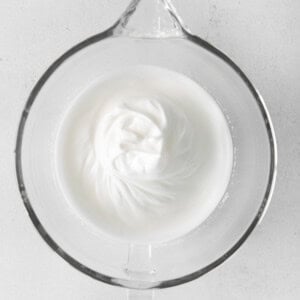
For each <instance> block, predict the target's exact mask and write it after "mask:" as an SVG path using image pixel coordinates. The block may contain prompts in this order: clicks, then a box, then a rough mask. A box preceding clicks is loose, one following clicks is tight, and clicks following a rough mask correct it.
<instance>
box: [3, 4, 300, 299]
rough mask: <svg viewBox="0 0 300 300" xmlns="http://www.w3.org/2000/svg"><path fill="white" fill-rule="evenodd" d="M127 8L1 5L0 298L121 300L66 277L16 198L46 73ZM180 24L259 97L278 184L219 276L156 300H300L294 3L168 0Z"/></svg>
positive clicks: (299, 56) (299, 86) (108, 290)
mask: <svg viewBox="0 0 300 300" xmlns="http://www.w3.org/2000/svg"><path fill="white" fill-rule="evenodd" d="M128 2H129V0H52V1H50V0H48V1H47V0H1V1H0V298H1V299H72V300H73V299H74V300H76V299H105V300H106V299H108V300H114V299H118V300H123V299H126V292H125V290H124V289H120V288H115V287H111V286H108V285H105V284H102V283H100V282H97V281H94V280H93V279H90V278H89V277H87V276H85V275H83V274H81V273H80V272H78V271H77V270H75V269H73V268H72V267H70V266H69V265H68V264H67V263H66V262H65V261H64V260H62V259H61V258H60V257H59V256H57V255H56V254H55V253H54V252H52V251H51V250H50V248H49V247H48V246H47V245H46V243H45V242H44V241H42V239H41V238H40V236H39V235H38V233H37V232H36V230H35V229H34V227H33V225H32V224H31V221H30V220H29V218H28V216H27V214H26V211H25V208H24V206H23V204H22V201H21V199H20V196H19V192H18V189H17V184H16V179H15V170H14V146H15V138H16V130H17V125H18V120H19V117H20V114H21V111H22V109H23V107H24V104H25V101H26V98H27V96H28V94H29V92H30V90H31V89H32V87H33V85H34V84H35V82H36V81H37V79H38V78H39V77H40V75H41V74H42V72H43V71H44V70H45V69H46V67H47V66H48V65H49V64H50V63H51V62H52V61H53V60H54V59H55V58H57V57H58V56H59V55H61V54H62V53H63V52H65V51H66V50H67V49H68V48H69V47H71V46H72V45H74V44H75V43H77V42H79V41H81V40H82V39H85V38H86V37H88V36H90V35H92V34H95V33H98V32H100V31H102V30H103V29H105V28H107V27H108V26H109V25H111V24H112V22H113V21H115V20H116V18H117V17H118V16H119V15H120V13H121V12H122V10H124V8H125V6H126V5H127V4H128ZM174 4H176V7H177V8H178V11H179V12H180V14H181V15H182V17H183V19H184V20H185V23H187V25H188V26H189V27H190V28H191V30H192V31H193V32H194V33H197V34H199V35H200V36H202V37H204V38H205V39H207V40H208V41H210V42H212V43H213V44H214V45H215V46H217V47H219V48H220V49H221V50H223V51H225V52H226V53H227V54H229V56H231V57H232V58H233V59H234V61H235V62H236V63H237V64H238V65H240V66H241V68H242V69H243V70H244V71H245V72H246V73H247V74H248V75H249V77H250V79H251V80H252V81H253V82H254V84H255V85H256V86H257V87H258V89H259V90H260V91H261V93H262V95H263V97H264V98H265V101H266V104H267V106H268V108H269V111H270V113H271V117H272V119H273V122H274V127H275V131H276V134H277V139H278V146H279V166H278V181H277V186H276V189H275V194H274V197H273V201H272V203H271V205H270V208H269V211H268V213H267V215H266V217H265V219H264V221H263V223H262V224H261V225H260V226H259V228H257V229H256V230H255V232H254V234H253V235H252V236H251V237H250V239H249V240H248V241H247V242H246V244H245V245H244V246H243V247H242V248H241V249H240V250H239V251H238V252H237V253H236V254H235V255H234V256H233V257H232V258H231V259H229V260H228V261H227V262H225V263H224V264H223V265H222V266H220V267H219V268H217V269H216V270H214V271H212V272H211V273H209V274H208V275H205V276H204V277H202V278H200V279H198V280H196V281H193V282H191V283H189V284H185V285H183V286H179V287H175V288H171V289H167V290H161V291H156V292H155V296H156V299H174V300H177V299H189V300H193V299H195V300H196V299H299V297H300V198H299V196H300V50H299V49H300V1H297V0H251V1H249V0H240V1H239V0H231V1H225V0H174Z"/></svg>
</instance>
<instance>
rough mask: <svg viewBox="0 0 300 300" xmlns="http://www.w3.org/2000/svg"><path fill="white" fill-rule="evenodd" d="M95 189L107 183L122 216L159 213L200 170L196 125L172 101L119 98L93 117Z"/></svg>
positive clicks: (91, 165)
mask: <svg viewBox="0 0 300 300" xmlns="http://www.w3.org/2000/svg"><path fill="white" fill-rule="evenodd" d="M93 123H94V124H97V125H96V126H95V130H94V132H93V134H92V139H91V145H92V146H93V148H91V150H92V153H94V155H93V158H92V159H89V160H88V163H86V165H85V167H84V169H85V172H87V173H91V170H95V171H96V173H95V175H96V176H95V178H94V182H95V188H97V186H98V185H99V178H102V182H101V186H102V188H105V189H106V191H107V193H108V195H109V196H110V199H111V203H112V204H113V206H114V209H115V210H116V211H117V212H118V213H119V215H120V217H121V218H124V217H125V218H128V213H129V214H130V215H131V217H140V216H141V215H140V214H141V213H142V214H143V212H144V211H145V210H146V213H149V212H155V213H160V212H161V210H163V209H164V207H165V204H168V201H172V200H173V199H174V197H175V195H176V190H177V189H178V188H179V187H180V185H182V184H184V180H185V179H187V178H188V177H189V176H191V175H192V174H193V173H194V172H195V170H196V166H197V165H196V161H195V160H194V156H195V151H194V147H193V129H192V127H191V125H190V123H189V121H188V120H187V118H186V116H185V115H184V113H183V112H181V111H179V110H177V109H176V108H175V107H173V106H172V104H171V102H170V101H166V100H164V101H160V100H157V99H148V98H147V97H138V98H134V99H130V100H129V101H126V100H124V101H117V104H116V105H115V106H114V107H113V108H111V111H110V112H108V113H106V114H104V116H102V117H99V114H96V116H95V120H94V121H93Z"/></svg>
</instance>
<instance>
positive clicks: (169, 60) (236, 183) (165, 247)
mask: <svg viewBox="0 0 300 300" xmlns="http://www.w3.org/2000/svg"><path fill="white" fill-rule="evenodd" d="M136 65H154V66H159V67H163V68H167V69H170V70H174V71H176V72H179V73H182V74H185V75H186V76H188V77H190V78H191V79H193V80H194V81H196V82H197V83H199V85H201V86H202V87H204V88H205V89H206V90H207V91H208V93H209V94H211V95H212V96H213V97H214V99H216V101H217V102H218V104H219V106H220V108H221V109H222V111H223V113H224V115H225V116H226V118H227V121H228V124H229V127H230V130H231V135H232V139H233V144H234V169H233V173H232V177H231V181H230V184H229V185H228V189H227V191H226V194H225V195H224V198H223V199H222V200H221V201H220V203H219V205H218V207H217V209H216V210H215V211H214V212H213V213H212V214H211V215H210V217H209V218H208V219H207V220H206V221H205V222H204V223H202V224H201V225H200V226H199V227H198V228H196V229H195V230H194V231H193V232H191V233H189V234H188V235H186V236H183V237H181V238H179V239H176V240H173V241H170V242H167V243H159V244H152V245H134V244H127V243H125V242H118V241H115V240H109V239H107V238H106V237H105V236H102V235H101V234H100V233H99V232H95V231H93V230H91V228H90V227H89V225H87V224H86V223H84V222H80V221H78V218H77V216H75V214H74V213H73V212H72V210H71V209H70V207H69V205H68V204H67V203H66V202H67V201H66V199H65V198H64V194H63V193H62V191H61V189H60V185H59V184H58V178H57V174H56V171H55V142H56V138H57V134H58V130H59V128H60V125H61V122H62V118H63V117H64V115H65V112H66V110H67V109H68V108H69V107H70V105H71V104H72V101H74V99H75V98H76V96H77V95H78V93H80V92H81V91H82V90H83V89H85V88H86V87H87V86H89V85H90V83H91V82H92V81H93V80H94V79H95V78H97V77H99V76H102V75H103V74H105V73H107V72H111V71H114V70H120V69H122V68H126V67H129V66H136ZM158 80H159V79H158ZM16 169H17V178H18V183H19V188H20V192H21V195H22V198H23V200H24V204H25V206H26V208H27V210H28V213H29V216H30V218H31V220H32V222H33V224H34V225H35V227H36V229H37V230H38V232H39V233H40V235H41V236H42V237H43V239H44V240H45V241H46V242H47V243H48V245H49V246H50V247H51V248H52V249H53V250H54V251H56V253H57V254H59V255H60V256H61V257H62V258H64V259H65V260H66V261H67V262H68V263H70V264H71V265H72V266H74V267H75V268H77V269H78V270H80V271H82V272H83V273H85V274H87V275H89V276H91V277H93V278H95V279H97V280H100V281H103V282H106V283H109V284H112V285H117V286H123V287H128V288H132V289H152V288H165V287H171V286H174V285H178V284H182V283H185V282H188V281H190V280H193V279H195V278H197V277H199V276H201V275H203V274H205V273H207V272H208V271H210V270H212V269H214V268H215V267H216V266H218V265H219V264H221V263H222V262H224V261H225V260H226V259H227V258H228V257H230V256H231V255H232V254H233V253H234V252H235V251H236V250H237V249H238V248H239V247H240V246H241V245H242V244H243V242H244V241H245V240H246V239H247V237H248V236H249V235H250V234H251V232H252V231H253V229H254V227H255V226H256V225H257V224H258V223H259V221H260V220H261V219H262V217H263V215H264V212H265V211H266V208H267V206H268V204H269V201H270V197H271V194H272V190H273V186H274V181H275V171H276V145H275V137H274V132H273V129H272V125H271V121H270V117H269V114H268V112H267V110H266V107H265V105H264V103H263V100H262V98H261V96H260V95H259V93H258V92H257V90H256V89H255V88H254V86H253V85H252V84H251V82H250V81H249V79H248V78H247V77H246V75H245V74H244V73H243V72H242V71H241V69H240V68H239V67H238V66H237V65H236V64H235V63H234V62H232V60H231V59H230V58H228V57H227V56H226V55H225V54H224V53H222V52H221V51H219V50H218V49H216V48H215V47H213V46H212V45H210V44H209V43H207V42H206V41H204V40H202V39H201V38H199V37H197V36H194V35H193V34H191V33H190V32H189V31H188V30H187V29H185V27H184V26H183V25H182V22H181V21H180V19H179V18H178V16H177V14H176V11H175V10H174V8H173V7H172V5H171V3H170V2H169V1H167V0H151V1H149V0H144V1H140V0H134V1H132V3H131V4H130V5H129V7H128V9H127V10H126V12H125V13H124V14H123V15H122V16H121V18H120V19H119V20H118V21H117V22H116V24H115V25H113V26H112V27H111V28H109V29H108V30H107V31H105V32H103V33H100V34H97V35H95V36H93V37H90V38H88V39H87V40H85V41H83V42H81V43H80V44H78V45H76V46H75V47H73V48H72V49H70V50H69V51H67V52H66V53H65V54H64V55H62V56H61V57H60V58H59V59H58V60H56V61H55V62H54V63H53V64H52V65H51V66H50V67H49V69H48V70H47V71H46V72H45V73H44V75H43V76H42V77H41V78H40V80H39V81H38V83H37V84H36V86H35V87H34V89H33V91H32V92H31V94H30V96H29V99H28V101H27V103H26V106H25V109H24V111H23V114H22V118H21V121H20V126H19V131H18V138H17V145H16Z"/></svg>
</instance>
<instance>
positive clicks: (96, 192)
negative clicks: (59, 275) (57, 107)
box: [57, 66, 233, 242]
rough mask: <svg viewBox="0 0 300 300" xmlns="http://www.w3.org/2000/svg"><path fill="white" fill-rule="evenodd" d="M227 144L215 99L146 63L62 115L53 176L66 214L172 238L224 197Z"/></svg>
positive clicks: (108, 230)
mask: <svg viewBox="0 0 300 300" xmlns="http://www.w3.org/2000/svg"><path fill="white" fill-rule="evenodd" d="M232 152H233V151H232V140H231V136H230V132H229V129H228V127H227V123H226V119H225V117H224V115H223V114H222V112H221V110H220V108H219V107H218V105H217V104H216V102H215V101H214V100H213V99H212V98H211V96H210V95H209V94H207V92H205V91H204V90H203V89H202V88H201V87H200V86H199V85H198V84H196V83H195V82H193V81H192V80H190V79H189V78H187V77H185V76H184V75H181V74H178V73H175V72H172V71H169V70H166V69H161V68H157V67H152V66H139V67H135V68H128V69H127V70H123V71H122V72H115V73H112V74H109V75H107V76H106V77H103V78H99V79H98V80H97V81H95V82H94V83H93V84H92V85H91V86H90V87H88V88H87V89H86V90H85V91H84V92H83V93H82V94H81V95H79V97H78V99H76V101H74V104H73V105H72V107H71V108H70V110H69V111H68V113H67V114H66V117H65V119H64V121H63V124H62V127H61V130H60V134H59V138H58V143H57V171H58V178H59V181H60V186H61V188H62V189H63V192H64V194H65V197H66V200H67V201H68V203H69V204H70V208H71V209H72V210H74V211H76V213H77V215H78V216H79V217H80V218H81V220H84V221H85V223H86V224H87V225H88V226H92V227H93V228H94V229H97V231H98V232H100V233H101V234H108V235H110V236H111V237H114V238H118V239H123V240H126V241H135V242H158V241H166V240H170V239H174V238H177V237H179V236H182V235H183V234H186V233H188V232H189V231H191V230H192V229H194V228H196V227H197V226H199V225H200V224H201V223H202V222H203V221H204V220H205V219H206V218H207V217H208V216H209V215H210V213H211V212H212V211H213V210H214V209H215V207H216V206H217V205H218V203H219V201H220V200H221V199H222V197H223V195H224V193H225V190H226V187H227V184H228V182H229V179H230V174H231V168H232Z"/></svg>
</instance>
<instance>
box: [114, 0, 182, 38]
mask: <svg viewBox="0 0 300 300" xmlns="http://www.w3.org/2000/svg"><path fill="white" fill-rule="evenodd" d="M187 32H188V31H187V29H186V28H185V26H184V25H183V22H182V20H181V18H180V17H179V15H178V13H177V11H176V9H175V8H174V6H173V5H172V2H171V0H132V1H131V3H130V4H129V6H128V7H127V9H126V10H125V12H124V13H123V14H122V15H121V17H120V19H119V20H118V21H117V22H116V24H115V25H114V29H113V33H114V35H127V36H132V37H135V38H164V37H180V36H184V35H185V33H187Z"/></svg>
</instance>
